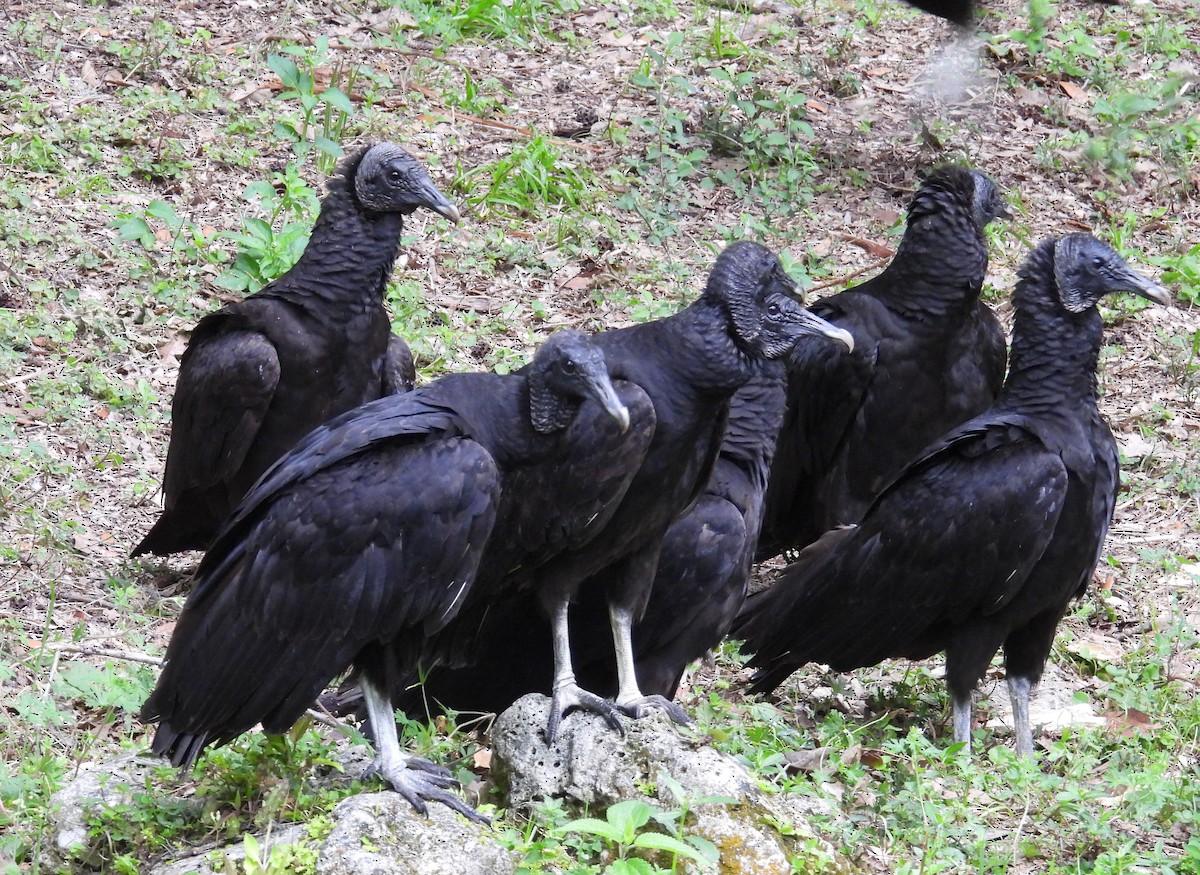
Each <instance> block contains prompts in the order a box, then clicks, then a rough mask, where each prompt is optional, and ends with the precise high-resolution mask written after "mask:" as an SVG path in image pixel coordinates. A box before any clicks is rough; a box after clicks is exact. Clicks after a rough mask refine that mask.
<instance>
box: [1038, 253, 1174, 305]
mask: <svg viewBox="0 0 1200 875" xmlns="http://www.w3.org/2000/svg"><path fill="white" fill-rule="evenodd" d="M1054 281H1055V284H1056V285H1057V286H1058V298H1059V300H1060V301H1061V302H1062V305H1063V307H1065V308H1066V309H1067V310H1068V311H1069V312H1071V313H1082V312H1083V311H1085V310H1088V309H1090V308H1092V307H1094V306H1096V303H1097V302H1098V301H1099V300H1100V299H1101V298H1102V297H1104V296H1105V295H1111V294H1113V293H1114V292H1131V293H1132V294H1135V295H1141V296H1142V297H1143V298H1149V299H1150V300H1151V301H1154V302H1155V303H1158V304H1170V303H1171V294H1170V292H1168V291H1167V290H1166V289H1164V288H1163V287H1162V286H1160V285H1159V284H1158V283H1156V282H1154V280H1152V279H1150V278H1149V277H1147V276H1144V275H1142V274H1140V273H1138V272H1137V271H1136V270H1134V269H1133V268H1132V267H1130V266H1129V265H1128V264H1126V263H1125V259H1123V258H1122V257H1121V256H1120V255H1118V254H1117V252H1116V250H1115V249H1113V248H1112V247H1111V246H1109V245H1108V244H1107V243H1101V242H1100V241H1099V240H1097V239H1096V238H1095V237H1093V236H1092V235H1091V234H1067V235H1066V236H1065V237H1061V238H1059V240H1058V242H1057V243H1055V245H1054Z"/></svg>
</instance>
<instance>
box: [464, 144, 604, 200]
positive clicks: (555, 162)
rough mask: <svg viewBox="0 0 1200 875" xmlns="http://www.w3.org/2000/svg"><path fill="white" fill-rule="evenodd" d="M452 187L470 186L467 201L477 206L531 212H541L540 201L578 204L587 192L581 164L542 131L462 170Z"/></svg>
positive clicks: (467, 187)
mask: <svg viewBox="0 0 1200 875" xmlns="http://www.w3.org/2000/svg"><path fill="white" fill-rule="evenodd" d="M476 182H478V183H480V185H476V184H475V183H476ZM455 188H458V189H468V190H471V191H472V193H471V195H470V196H469V197H468V200H469V202H470V203H472V204H475V205H478V206H480V207H488V208H491V209H496V208H500V209H504V210H508V211H512V212H514V213H518V214H524V215H533V216H537V215H540V214H541V213H542V207H543V205H555V206H562V207H579V206H581V205H582V204H583V203H584V202H585V201H586V200H587V199H588V196H589V195H588V180H587V174H586V172H585V171H584V170H583V168H581V167H580V166H579V165H578V164H576V163H575V162H573V161H571V160H569V159H568V158H566V156H565V155H564V154H563V153H562V151H561V150H560V149H559V148H558V147H557V146H556V145H554V144H553V143H552V142H551V141H550V140H548V139H546V138H545V137H543V136H541V135H538V136H534V137H531V138H530V139H528V140H526V141H524V142H521V143H519V144H518V145H516V146H514V147H513V149H512V151H511V152H510V153H509V154H508V155H507V156H505V157H503V158H500V159H499V160H497V161H494V162H492V163H491V164H484V165H481V166H480V167H476V168H474V169H473V170H470V171H468V172H467V173H465V174H463V175H462V176H461V177H460V178H459V179H458V180H457V181H456V182H455Z"/></svg>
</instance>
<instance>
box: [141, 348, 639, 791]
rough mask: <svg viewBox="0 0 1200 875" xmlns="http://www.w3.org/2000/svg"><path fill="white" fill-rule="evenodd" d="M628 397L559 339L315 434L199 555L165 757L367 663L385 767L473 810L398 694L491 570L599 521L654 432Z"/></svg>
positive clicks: (180, 633) (158, 715) (146, 714)
mask: <svg viewBox="0 0 1200 875" xmlns="http://www.w3.org/2000/svg"><path fill="white" fill-rule="evenodd" d="M586 399H591V401H587V400H586ZM627 401H628V404H627V403H626V402H627ZM628 405H634V407H635V408H636V409H638V410H639V411H641V412H642V413H643V418H645V414H644V411H648V410H649V409H650V407H649V400H648V399H646V398H645V395H644V394H643V393H642V392H640V390H638V389H637V388H636V387H632V386H627V385H626V386H624V387H623V391H621V393H620V394H618V393H617V391H616V389H614V387H613V384H612V383H611V381H610V379H609V376H608V373H607V370H606V368H605V365H604V358H603V354H602V353H601V352H600V351H599V350H598V349H596V347H595V346H594V345H592V344H591V343H590V342H589V341H588V340H587V339H586V338H585V337H584V336H583V335H580V334H578V333H577V332H562V333H560V334H557V335H555V336H554V337H552V338H551V339H550V340H548V341H547V342H546V343H545V344H544V345H543V346H542V347H541V349H540V350H539V351H538V353H537V356H536V357H535V359H534V362H533V364H532V366H531V367H530V368H529V369H528V370H527V372H526V373H525V374H523V375H509V376H504V377H500V376H495V375H491V374H458V375H452V376H448V377H444V378H442V379H440V380H438V381H436V382H434V383H432V384H430V385H429V386H426V387H424V388H422V389H418V390H415V391H413V392H410V393H407V394H404V395H394V396H390V397H386V398H381V399H378V400H376V401H373V402H371V403H369V404H367V405H364V406H362V407H360V408H358V409H356V410H353V411H350V412H349V413H346V414H343V415H342V416H341V417H338V418H335V419H334V420H332V421H331V422H330V423H328V424H327V425H325V426H322V427H320V428H318V429H316V430H315V431H313V432H312V433H311V434H309V435H308V436H307V437H306V438H304V439H303V440H302V441H301V442H300V443H299V444H298V445H297V446H296V447H295V448H294V449H293V450H291V451H290V452H289V453H287V454H286V455H284V456H283V457H282V458H281V459H280V460H279V462H278V463H277V464H276V465H274V466H273V467H272V468H271V469H270V470H269V471H268V472H267V473H266V474H265V475H264V476H263V478H262V480H261V481H259V483H257V484H256V485H255V487H254V488H253V489H252V490H251V491H250V492H249V493H248V494H247V496H246V497H245V499H244V500H243V501H242V502H241V504H240V505H239V506H238V508H237V509H236V511H235V512H234V514H233V516H232V517H231V518H230V519H229V521H228V522H227V523H226V525H225V526H224V527H223V528H222V530H221V532H220V533H219V534H218V536H217V538H216V539H215V540H214V542H213V544H212V546H211V547H210V548H209V550H208V552H207V553H206V554H205V556H204V559H203V560H202V561H201V564H200V566H199V569H198V570H197V572H196V585H195V587H194V589H193V590H192V592H191V594H190V595H189V597H188V600H187V602H186V604H185V606H184V608H183V611H182V613H181V615H180V617H179V621H178V624H177V625H176V628H175V632H174V634H173V635H172V638H171V642H170V644H169V646H168V648H167V654H166V660H165V662H164V666H163V672H162V676H161V677H160V679H159V682H158V685H157V686H156V687H155V690H154V692H153V693H152V694H151V696H150V698H149V699H148V700H147V702H146V704H145V706H144V707H143V709H142V718H143V719H144V720H157V721H159V723H160V725H159V727H158V731H157V733H156V734H155V737H154V743H153V750H154V752H155V753H158V754H163V755H166V756H168V757H170V759H171V761H172V762H173V763H174V764H176V765H184V766H186V765H190V764H191V763H192V762H193V761H194V760H195V758H196V756H197V755H198V754H199V753H200V751H201V750H202V749H203V748H204V747H205V746H206V745H209V744H220V743H223V742H225V741H228V740H229V739H231V738H233V737H235V736H237V735H239V734H240V733H242V732H245V731H246V730H248V729H250V728H251V727H252V726H254V725H255V724H257V723H262V725H263V728H264V729H265V730H266V731H267V732H274V733H277V732H282V731H284V730H286V729H287V728H288V727H290V726H291V725H292V724H293V723H294V722H295V721H296V720H297V719H298V718H299V717H300V716H301V715H302V714H303V713H304V710H305V708H307V707H308V706H309V705H310V704H311V703H312V702H313V701H314V700H315V698H316V696H317V694H318V693H320V692H321V690H322V689H324V687H325V686H326V684H328V683H329V681H330V680H332V679H333V678H334V677H335V676H337V675H339V674H340V673H342V672H343V671H345V670H346V669H347V668H349V667H351V666H353V667H354V669H355V671H356V673H357V675H358V679H359V681H360V683H361V685H362V687H363V692H364V696H365V699H366V705H367V710H368V712H369V714H370V716H371V719H372V723H373V724H374V726H375V730H376V739H377V750H378V757H377V759H376V763H375V766H374V769H375V771H376V772H378V773H379V774H380V775H381V776H382V777H383V778H384V779H385V780H387V781H388V783H389V784H391V786H392V787H394V788H395V789H396V790H397V791H399V792H400V793H402V794H403V795H404V796H405V797H406V798H407V799H408V800H409V801H410V802H412V804H413V805H414V806H416V807H417V808H418V809H421V810H423V803H422V801H421V800H422V799H436V800H439V801H442V802H445V803H447V804H450V805H452V806H453V807H455V808H456V809H457V810H459V811H462V812H464V813H467V812H468V809H467V808H466V807H465V806H464V805H463V803H462V802H461V801H460V800H458V799H457V798H456V797H454V796H452V795H450V794H449V793H447V792H445V790H444V789H443V788H444V787H446V786H447V785H448V784H449V783H450V780H449V776H448V774H446V773H444V772H442V771H438V770H437V769H435V768H433V767H431V766H430V765H429V764H428V763H425V762H424V761H421V760H417V759H415V758H411V757H407V756H405V755H404V754H402V753H401V752H400V750H399V745H398V742H397V736H396V731H395V722H394V720H393V719H392V709H391V706H390V704H389V698H388V691H389V690H391V689H392V688H394V687H395V686H396V685H398V684H401V683H403V682H405V681H406V680H407V679H408V678H409V677H410V676H411V674H412V672H413V670H414V667H415V664H416V661H417V659H418V657H419V656H420V655H421V653H422V652H423V650H424V648H425V647H426V643H427V639H428V638H429V636H431V635H433V634H435V633H436V632H437V631H438V630H440V629H441V628H442V627H443V626H445V624H446V623H448V622H449V621H451V620H452V619H453V618H454V616H455V613H456V612H457V610H458V609H459V608H460V607H461V605H462V604H463V603H464V599H465V598H466V595H467V592H468V591H469V589H470V587H471V586H472V584H473V582H474V581H475V579H476V577H477V575H478V574H479V572H480V568H481V564H482V563H485V562H487V561H503V557H505V556H508V555H510V554H511V553H512V552H513V551H515V550H518V549H519V550H520V551H521V553H522V555H531V554H535V553H536V552H538V551H539V550H542V549H557V548H559V547H561V546H562V545H563V544H564V543H565V544H568V545H570V544H574V543H577V542H579V541H580V540H582V539H584V538H586V537H588V536H589V535H588V533H587V529H588V527H589V526H592V524H593V521H594V520H596V519H597V518H601V519H603V518H604V517H605V512H604V507H603V506H602V502H603V501H605V500H612V498H613V496H616V497H617V498H619V496H620V495H621V494H622V493H623V488H624V485H627V483H628V479H629V477H630V476H632V472H633V471H635V470H636V468H637V464H638V463H639V462H640V460H641V458H642V452H644V450H645V447H646V446H647V445H648V443H649V439H650V434H649V432H650V431H652V424H653V423H652V417H650V423H651V427H650V429H649V430H646V429H643V430H641V431H638V430H636V429H634V428H631V427H630V420H631V414H630V406H628ZM631 446H632V449H631V450H630V452H631V453H632V455H631V458H629V459H625V458H624V457H623V452H624V451H626V450H629V449H630V447H631ZM611 458H616V459H617V462H616V463H615V464H614V465H613V466H612V467H611V468H610V469H601V467H600V460H604V459H611ZM568 490H570V493H571V495H570V497H571V501H573V504H568V503H567V502H566V501H560V502H559V504H558V506H556V507H554V508H553V511H554V513H552V514H550V515H547V514H545V513H543V512H542V509H543V508H542V505H541V504H540V503H539V501H541V502H544V501H546V500H549V499H547V498H544V497H545V496H549V497H554V496H558V497H560V498H561V497H562V495H563V494H564V493H565V492H566V491H568ZM527 496H533V498H532V499H529V500H527ZM588 496H592V497H593V504H592V505H590V506H589V505H587V504H586V503H585V499H586V498H587V497H588ZM593 528H598V526H595V527H593ZM493 536H494V537H493ZM492 543H496V544H498V545H499V547H498V549H497V550H494V551H492V552H491V553H489V552H488V551H487V550H486V549H485V547H486V546H487V545H489V544H492ZM489 555H490V556H491V557H492V558H491V560H488V559H487V557H488V556H489ZM498 557H499V558H498ZM483 567H484V568H487V567H488V566H487V565H483Z"/></svg>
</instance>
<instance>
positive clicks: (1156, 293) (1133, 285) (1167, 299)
mask: <svg viewBox="0 0 1200 875" xmlns="http://www.w3.org/2000/svg"><path fill="white" fill-rule="evenodd" d="M1127 270H1128V275H1127V276H1123V277H1121V279H1123V280H1125V281H1126V282H1127V283H1128V286H1127V287H1126V288H1125V289H1124V291H1127V292H1129V293H1131V294H1134V295H1140V296H1141V297H1143V298H1146V299H1148V300H1151V301H1153V302H1154V303H1156V304H1162V305H1163V306H1164V307H1169V306H1170V305H1171V293H1170V292H1169V291H1167V289H1166V288H1164V287H1163V286H1160V285H1159V284H1158V283H1156V282H1155V281H1154V280H1152V279H1150V277H1148V276H1146V275H1145V274H1143V273H1139V272H1138V271H1136V270H1134V269H1133V268H1132V267H1130V268H1127Z"/></svg>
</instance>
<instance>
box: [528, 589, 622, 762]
mask: <svg viewBox="0 0 1200 875" xmlns="http://www.w3.org/2000/svg"><path fill="white" fill-rule="evenodd" d="M569 610H570V602H569V600H568V599H565V598H564V599H563V600H562V601H561V602H559V603H558V604H557V605H555V606H554V633H553V634H554V691H553V695H552V696H551V701H550V722H549V723H548V724H547V726H546V740H547V741H548V742H550V743H551V744H553V743H554V738H555V736H556V735H558V727H559V724H560V723H562V719H563V717H564V716H565V715H566V713H567V712H568V711H570V710H571V709H572V708H581V709H583V710H585V711H591V712H593V713H595V714H599V715H600V716H601V717H603V718H604V719H605V721H606V722H607V723H608V725H609V726H611V727H612V728H613V729H615V730H617V732H620V733H621V734H622V735H624V733H625V729H624V727H622V726H621V720H620V718H619V717H618V716H617V714H618V710H617V708H616V706H614V705H613V704H612V702H610V701H608V700H607V699H604V698H601V697H600V696H597V695H596V694H595V693H589V692H588V691H587V690H585V689H583V688H582V687H581V686H579V684H577V683H576V682H575V669H574V668H573V667H572V664H571V628H570V625H569V623H568V622H567V618H568V611H569Z"/></svg>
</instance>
